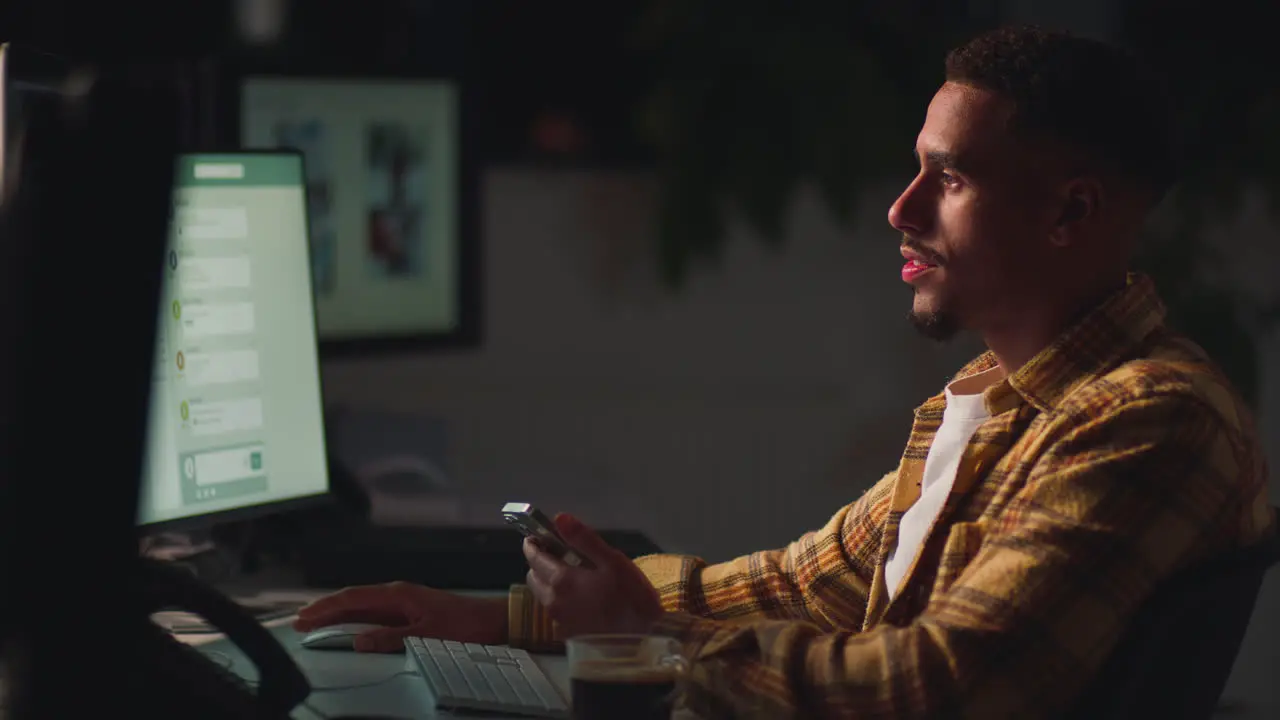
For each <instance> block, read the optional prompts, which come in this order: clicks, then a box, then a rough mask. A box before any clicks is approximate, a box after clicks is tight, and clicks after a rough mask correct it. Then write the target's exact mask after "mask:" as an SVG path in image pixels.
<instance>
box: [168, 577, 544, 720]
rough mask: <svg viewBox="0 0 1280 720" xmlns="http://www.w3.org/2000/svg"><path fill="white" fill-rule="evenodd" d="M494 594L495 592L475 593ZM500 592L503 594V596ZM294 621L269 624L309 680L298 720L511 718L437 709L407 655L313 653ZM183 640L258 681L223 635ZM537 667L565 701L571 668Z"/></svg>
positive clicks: (303, 598)
mask: <svg viewBox="0 0 1280 720" xmlns="http://www.w3.org/2000/svg"><path fill="white" fill-rule="evenodd" d="M323 594H324V592H323V591H317V590H306V591H288V590H276V591H267V592H260V593H256V594H255V595H254V597H256V598H257V599H261V600H295V601H300V602H307V601H310V600H312V599H315V598H317V597H319V596H321V595H323ZM471 594H474V595H494V593H488V592H486V593H471ZM499 594H501V593H499ZM292 620H293V618H285V619H281V620H274V621H271V622H268V623H266V626H267V627H268V628H269V629H270V630H271V633H272V634H273V635H275V636H276V638H277V639H279V640H280V643H281V644H282V645H283V646H284V647H285V649H286V650H288V652H289V655H290V656H291V657H292V658H293V659H294V662H296V663H298V666H299V667H300V668H302V672H303V673H304V674H305V675H306V676H307V679H308V680H310V681H311V685H312V687H313V691H312V693H311V697H310V698H308V699H307V704H306V705H305V706H300V707H299V708H298V709H297V711H295V712H294V717H297V718H306V719H307V720H313V719H319V718H327V717H341V716H343V715H386V716H387V717H389V718H436V717H466V718H469V720H483V718H490V717H491V718H504V719H505V720H511V718H512V717H513V716H511V715H485V714H483V713H475V712H468V713H466V714H465V715H455V714H453V713H450V712H447V711H443V710H439V711H438V710H436V709H435V707H434V706H433V705H432V699H431V693H430V692H429V691H428V690H427V685H426V683H425V682H424V681H423V680H422V678H421V677H419V676H418V673H417V671H416V670H415V669H414V668H413V667H412V665H410V664H409V660H408V659H407V658H406V657H405V656H404V654H403V653H400V654H395V655H388V654H375V653H356V652H350V651H345V650H309V649H307V648H304V647H302V646H301V645H300V644H299V641H300V640H301V638H302V634H301V633H299V632H297V631H296V630H294V629H293V627H292V625H291V623H292ZM179 638H180V639H181V640H183V641H184V642H187V643H190V644H191V645H194V646H196V647H198V648H199V649H200V650H202V651H204V652H206V653H208V654H209V655H210V657H211V659H213V660H214V661H215V662H220V663H221V664H224V665H225V664H226V663H227V662H230V663H231V668H230V669H231V670H232V671H233V672H235V673H236V674H238V675H240V676H241V677H244V678H247V679H250V680H252V679H255V678H256V674H255V671H254V667H253V664H252V663H251V662H249V660H248V659H247V658H246V657H245V656H244V654H243V653H241V652H240V650H239V648H237V647H236V646H235V645H233V644H232V643H231V642H229V641H227V640H226V639H225V638H224V637H223V636H221V635H213V634H193V635H181V636H179ZM534 657H535V659H536V660H537V662H538V665H539V666H540V667H541V668H542V671H543V672H544V673H546V674H547V677H548V678H549V679H550V680H551V682H552V683H554V684H555V685H556V686H557V687H558V688H559V689H560V691H561V693H563V694H564V696H565V697H566V698H567V697H568V696H569V695H568V683H569V680H568V676H569V672H568V665H567V662H566V661H565V658H564V657H563V656H559V655H535V656H534Z"/></svg>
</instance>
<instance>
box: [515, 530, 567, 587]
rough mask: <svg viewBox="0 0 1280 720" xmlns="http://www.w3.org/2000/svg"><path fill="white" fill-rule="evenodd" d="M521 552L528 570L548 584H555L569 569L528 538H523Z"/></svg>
mask: <svg viewBox="0 0 1280 720" xmlns="http://www.w3.org/2000/svg"><path fill="white" fill-rule="evenodd" d="M523 550H524V558H525V560H528V561H529V569H530V570H532V571H533V572H535V573H537V574H538V575H540V576H541V577H542V579H543V580H545V581H546V582H548V583H551V584H555V582H556V581H557V580H559V579H560V577H561V576H562V575H563V574H564V572H565V571H566V570H568V569H569V566H568V565H565V564H564V562H563V561H562V560H560V559H559V558H557V557H556V556H555V555H552V554H551V553H549V552H547V551H545V550H543V549H542V548H540V547H538V544H537V543H536V542H534V541H533V540H530V539H529V538H525V540H524V546H523Z"/></svg>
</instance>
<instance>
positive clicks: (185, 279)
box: [178, 255, 250, 292]
mask: <svg viewBox="0 0 1280 720" xmlns="http://www.w3.org/2000/svg"><path fill="white" fill-rule="evenodd" d="M249 283H250V276H249V257H248V256H247V255H241V256H239V257H198V258H197V257H189V258H183V259H182V261H181V262H180V263H179V265H178V284H179V286H180V287H181V288H182V289H183V290H184V291H188V292H193V291H196V290H221V289H224V288H247V287H249Z"/></svg>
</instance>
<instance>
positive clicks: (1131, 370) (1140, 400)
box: [1059, 330, 1252, 432]
mask: <svg viewBox="0 0 1280 720" xmlns="http://www.w3.org/2000/svg"><path fill="white" fill-rule="evenodd" d="M1150 402H1162V403H1168V404H1171V405H1177V406H1178V407H1179V408H1186V409H1188V410H1192V411H1194V410H1195V409H1197V408H1199V409H1200V410H1201V411H1202V412H1205V413H1211V414H1213V415H1216V416H1218V417H1219V418H1220V419H1222V420H1223V421H1225V422H1226V423H1227V425H1228V426H1229V427H1230V428H1231V429H1232V430H1234V431H1237V432H1252V428H1251V419H1250V418H1249V417H1248V414H1249V413H1248V408H1247V405H1246V403H1245V402H1244V400H1243V399H1242V398H1241V397H1240V395H1239V393H1238V392H1237V391H1236V389H1235V388H1234V387H1233V386H1232V384H1231V381H1230V380H1229V379H1228V378H1227V377H1226V375H1225V374H1223V372H1222V370H1221V369H1220V368H1219V367H1218V366H1217V365H1216V364H1215V363H1214V362H1213V361H1212V360H1211V359H1210V358H1209V356H1208V354H1207V353H1205V351H1204V350H1203V349H1202V348H1200V346H1198V345H1197V344H1196V343H1194V342H1193V341H1191V340H1190V339H1189V338H1187V337H1185V336H1182V335H1179V334H1177V333H1174V332H1171V331H1166V330H1161V331H1158V332H1157V333H1156V334H1154V335H1153V337H1152V338H1151V339H1150V340H1149V341H1148V342H1147V343H1144V346H1143V348H1142V349H1141V351H1140V352H1138V353H1136V354H1135V355H1133V356H1132V357H1129V358H1126V359H1124V360H1122V361H1121V362H1120V363H1118V364H1117V365H1116V366H1115V367H1113V368H1110V369H1108V370H1106V371H1105V372H1102V373H1099V374H1098V375H1097V376H1096V377H1095V378H1093V379H1092V380H1091V381H1090V382H1087V383H1084V384H1083V385H1081V386H1080V387H1079V388H1077V389H1076V391H1075V392H1073V393H1072V394H1071V395H1070V396H1068V397H1067V398H1064V400H1063V403H1062V405H1061V406H1060V408H1059V412H1061V413H1062V414H1064V415H1091V414H1096V413H1098V412H1101V411H1104V410H1108V409H1120V408H1123V407H1124V406H1128V405H1138V404H1146V403H1150ZM1171 420H1172V418H1171Z"/></svg>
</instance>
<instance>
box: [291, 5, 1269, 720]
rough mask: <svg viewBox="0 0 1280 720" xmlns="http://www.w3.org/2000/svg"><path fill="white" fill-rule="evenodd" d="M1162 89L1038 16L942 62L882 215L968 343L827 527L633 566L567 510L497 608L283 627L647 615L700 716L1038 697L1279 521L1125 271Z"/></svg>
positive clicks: (1140, 218) (501, 624) (417, 626)
mask: <svg viewBox="0 0 1280 720" xmlns="http://www.w3.org/2000/svg"><path fill="white" fill-rule="evenodd" d="M1157 97H1158V94H1157V93H1155V92H1154V90H1153V87H1152V85H1151V83H1150V82H1149V81H1148V80H1147V79H1145V77H1144V76H1143V75H1142V74H1141V73H1140V71H1139V68H1138V66H1137V64H1136V63H1135V62H1134V61H1132V60H1131V59H1130V58H1129V57H1128V56H1126V55H1125V54H1123V53H1122V52H1120V51H1118V50H1116V49H1114V48H1111V47H1109V46H1106V45H1103V44H1101V43H1096V42H1091V41H1085V40H1081V39H1073V38H1071V37H1068V36H1064V35H1058V34H1051V33H1046V32H1042V31H1039V30H1036V29H1006V30H999V31H996V32H993V33H990V34H988V35H985V36H982V37H979V38H977V39H975V40H973V41H971V42H970V43H969V44H967V45H965V46H963V47H960V48H958V49H956V50H955V51H953V52H952V53H951V54H950V55H949V56H948V58H947V62H946V82H945V83H944V84H943V85H942V87H941V88H940V89H939V90H938V92H937V94H936V95H935V96H934V98H933V101H932V102H931V103H930V105H929V108H928V112H927V115H926V118H925V121H924V126H923V128H922V129H921V131H920V133H919V136H918V138H917V141H916V148H915V151H916V155H917V156H918V158H919V172H918V173H917V174H916V176H915V178H914V179H913V180H912V181H911V183H910V185H908V187H907V188H906V190H905V191H904V192H903V193H902V195H901V197H899V198H898V199H897V201H896V202H895V203H894V204H893V206H892V207H891V208H890V210H889V223H890V224H891V225H892V226H893V227H894V228H895V229H897V230H898V231H900V232H901V233H902V253H903V255H904V256H905V258H906V265H905V266H904V267H903V269H902V277H903V280H904V281H906V282H907V283H908V284H910V285H911V287H912V288H913V290H914V293H915V296H914V302H913V307H912V312H911V317H912V320H913V321H914V323H915V324H916V325H917V327H919V328H920V329H921V330H922V331H923V332H925V333H926V334H927V335H929V336H931V337H934V338H938V339H946V338H949V337H951V336H952V335H954V334H955V333H956V332H958V331H960V330H968V331H971V332H975V333H977V334H979V335H980V336H981V337H982V339H983V340H984V341H985V343H986V345H987V347H988V348H989V350H990V351H989V352H988V353H986V354H984V355H983V356H981V357H979V358H978V359H976V360H975V361H973V362H972V363H970V364H969V366H968V367H966V368H964V369H963V370H962V371H961V372H960V373H959V375H958V376H957V379H955V380H954V381H953V382H951V383H950V384H949V385H947V387H946V388H945V389H944V391H943V392H942V393H941V394H939V395H938V396H936V397H933V398H931V399H930V400H928V401H927V402H925V404H924V405H923V406H921V407H920V408H919V409H918V410H917V411H916V416H915V422H914V427H913V429H912V431H911V435H910V439H909V440H908V443H907V448H906V451H905V452H904V454H903V456H902V461H901V463H900V465H899V467H898V468H897V470H896V471H894V472H892V473H890V474H889V475H887V476H886V477H885V478H884V479H882V480H881V481H880V482H879V483H877V484H876V485H875V486H874V487H873V488H872V489H871V490H870V491H868V492H867V493H866V494H865V495H864V496H863V497H862V498H861V499H859V500H858V501H857V502H856V503H853V504H852V505H850V506H848V507H845V508H843V509H841V510H840V511H839V512H837V513H836V514H835V516H834V517H832V518H831V519H830V521H829V522H828V523H827V524H826V526H825V527H823V528H822V529H820V530H817V531H814V532H811V533H808V534H806V535H805V536H803V537H802V538H800V539H799V540H797V541H796V542H794V543H792V544H791V545H790V546H788V547H786V548H784V549H782V550H776V551H768V552H760V553H756V554H754V555H749V556H746V557H742V558H739V559H737V560H733V561H730V562H727V563H722V564H719V565H707V564H705V563H704V562H703V561H701V560H699V559H697V558H692V557H679V556H665V555H664V556H653V557H647V558H641V559H640V560H638V561H636V562H631V561H629V560H627V558H625V557H624V556H622V555H621V554H620V553H618V552H617V551H615V550H613V549H611V548H609V547H608V546H606V545H605V544H604V543H603V542H602V541H601V540H600V538H599V537H598V536H597V535H596V534H595V533H594V532H592V531H591V530H589V529H588V528H586V527H584V526H583V525H582V523H580V522H578V521H577V520H575V519H574V518H570V517H566V516H561V517H559V518H557V525H558V527H559V529H560V530H561V531H562V532H563V534H564V535H565V537H566V539H567V540H568V542H569V543H571V544H572V545H574V546H575V547H577V548H578V550H579V551H581V552H582V553H583V554H585V555H587V556H588V557H590V558H591V559H592V560H594V561H595V562H594V564H595V565H596V568H595V569H584V568H579V567H572V568H571V567H567V566H565V565H563V564H561V563H560V562H558V561H557V560H555V559H554V558H553V557H551V556H549V555H548V554H546V553H544V552H541V551H540V550H539V549H538V548H537V546H536V545H535V544H533V543H531V542H527V543H526V544H525V554H526V556H527V557H528V560H529V565H530V568H531V569H530V572H529V576H528V585H527V586H518V587H516V588H514V589H513V591H512V593H511V597H510V599H509V601H502V602H493V601H487V600H476V599H463V598H459V597H455V596H452V595H449V594H446V593H442V592H438V591H433V590H430V589H427V588H421V587H416V586H411V585H404V584H393V585H390V586H379V587H364V588H353V589H349V590H344V591H342V592H340V593H338V594H336V595H333V596H331V597H329V598H326V599H323V600H321V601H319V602H317V603H315V604H314V605H313V606H311V607H310V608H308V609H306V610H304V611H303V612H302V613H301V614H300V617H299V620H298V627H299V628H300V629H308V628H311V627H315V626H318V625H323V624H330V623H334V622H342V621H352V620H372V621H378V622H382V623H384V624H387V625H391V626H392V627H389V628H386V629H384V630H380V631H375V632H374V633H371V634H370V635H369V636H367V637H365V638H363V639H362V640H361V641H360V642H361V644H360V647H361V648H362V649H369V650H397V649H399V648H400V637H401V636H403V635H404V634H406V633H418V634H424V635H428V636H436V637H451V638H456V639H459V640H468V641H478V642H488V643H500V642H506V641H509V642H511V643H513V644H519V645H524V646H526V647H532V648H536V649H548V648H553V647H554V646H555V644H556V642H557V640H558V639H559V638H562V637H568V636H572V635H575V634H579V633H596V632H648V633H656V634H664V635H670V636H672V637H675V638H678V639H679V640H681V641H682V642H683V644H684V647H685V652H686V654H687V655H688V657H689V658H690V659H691V660H692V669H691V672H690V676H689V683H688V688H689V689H688V693H687V698H688V702H689V704H690V706H691V707H692V708H693V709H695V710H700V711H703V712H705V713H707V714H711V715H720V714H730V713H731V714H736V715H738V716H752V717H788V716H804V717H857V718H864V719H866V718H925V717H938V716H940V715H945V716H948V717H949V716H952V715H955V716H963V717H974V718H1006V717H1008V718H1033V717H1041V716H1046V715H1052V714H1055V713H1057V712H1060V711H1061V710H1062V709H1064V708H1065V707H1068V706H1069V704H1070V702H1071V701H1072V699H1073V698H1074V697H1076V696H1077V695H1079V693H1080V692H1081V691H1082V690H1083V689H1084V688H1085V687H1086V686H1087V684H1088V683H1089V681H1090V679H1091V678H1092V676H1093V674H1094V673H1095V672H1096V671H1097V670H1098V668H1099V667H1100V666H1101V665H1102V663H1103V662H1104V660H1105V659H1106V657H1107V655H1108V653H1109V652H1110V651H1111V650H1112V648H1113V647H1114V645H1115V643H1116V641H1117V640H1118V638H1119V635H1120V634H1121V632H1122V631H1123V629H1124V628H1125V626H1126V623H1127V622H1128V621H1129V619H1130V618H1131V617H1132V615H1133V613H1134V612H1135V611H1136V610H1137V608H1138V607H1139V606H1140V604H1141V603H1142V602H1143V601H1144V600H1145V599H1147V597H1149V595H1150V593H1151V592H1152V589H1153V588H1154V587H1155V586H1156V585H1157V584H1158V583H1159V582H1160V581H1162V580H1164V579H1166V578H1168V577H1170V576H1171V575H1173V574H1174V573H1176V572H1177V571H1179V570H1182V569H1184V568H1187V567H1189V566H1191V565H1193V564H1195V563H1197V562H1199V561H1202V560H1205V559H1209V558H1212V557H1214V556H1216V555H1218V554H1220V553H1223V552H1226V551H1229V550H1231V549H1234V548H1238V547H1240V546H1243V545H1246V544H1249V543H1252V542H1255V541H1257V540H1258V539H1260V538H1262V537H1264V536H1265V535H1266V534H1267V533H1269V532H1273V527H1274V525H1273V523H1274V520H1273V518H1272V516H1271V512H1270V510H1269V509H1268V507H1267V503H1266V478H1265V468H1264V466H1263V461H1262V459H1261V456H1260V453H1259V449H1258V444H1257V441H1256V438H1255V434H1254V431H1253V429H1252V427H1251V425H1250V420H1249V419H1248V413H1247V412H1246V411H1245V409H1244V407H1243V404H1242V403H1241V402H1240V400H1239V399H1238V398H1237V396H1236V395H1235V393H1233V392H1232V390H1231V389H1230V387H1229V386H1228V384H1227V382H1226V381H1225V380H1224V379H1223V378H1222V377H1221V375H1220V373H1219V372H1218V370H1216V369H1215V367H1214V366H1213V365H1212V364H1211V363H1210V362H1209V360H1208V359H1206V357H1205V356H1204V354H1203V352H1202V351H1201V350H1200V349H1198V348H1197V347H1195V346H1194V345H1193V344H1191V343H1190V342H1188V341H1187V340H1185V339H1183V338H1181V337H1179V336H1178V335H1176V334H1174V333H1173V332H1171V331H1170V330H1169V329H1167V328H1166V327H1165V326H1164V325H1163V323H1162V319H1161V316H1162V309H1161V307H1160V303H1159V300H1158V299H1157V297H1156V294H1155V290H1154V288H1153V287H1152V285H1151V282H1150V280H1148V279H1147V278H1145V277H1143V276H1141V275H1136V274H1130V273H1128V272H1127V269H1128V267H1129V262H1130V259H1131V256H1132V254H1133V251H1134V245H1135V242H1136V239H1137V237H1138V234H1139V230H1140V228H1141V227H1142V224H1143V222H1144V219H1145V217H1146V215H1147V214H1148V212H1149V211H1150V209H1151V208H1152V207H1153V206H1154V205H1155V204H1156V203H1157V202H1158V201H1159V200H1160V198H1161V196H1162V195H1163V193H1164V191H1165V189H1166V188H1167V187H1168V186H1169V184H1170V182H1171V180H1172V177H1171V165H1172V163H1171V162H1170V161H1169V153H1168V150H1167V147H1168V143H1167V142H1166V139H1165V137H1164V123H1165V116H1164V114H1163V112H1162V110H1161V109H1160V106H1159V104H1158V103H1157V102H1156V100H1155V98H1157ZM552 619H554V623H553V620H552Z"/></svg>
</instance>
